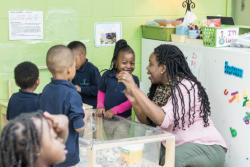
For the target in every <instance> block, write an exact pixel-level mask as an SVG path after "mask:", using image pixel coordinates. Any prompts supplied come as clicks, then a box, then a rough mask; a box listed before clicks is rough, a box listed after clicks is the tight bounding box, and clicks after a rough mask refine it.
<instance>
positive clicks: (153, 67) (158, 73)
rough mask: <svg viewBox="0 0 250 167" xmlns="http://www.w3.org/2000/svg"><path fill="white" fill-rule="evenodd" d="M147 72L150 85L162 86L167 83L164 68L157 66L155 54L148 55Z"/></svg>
mask: <svg viewBox="0 0 250 167" xmlns="http://www.w3.org/2000/svg"><path fill="white" fill-rule="evenodd" d="M147 70H148V75H149V80H150V81H151V83H152V84H162V83H165V82H166V81H167V75H166V67H165V66H164V65H159V63H158V61H157V59H156V55H155V54H151V55H150V57H149V65H148V66H147Z"/></svg>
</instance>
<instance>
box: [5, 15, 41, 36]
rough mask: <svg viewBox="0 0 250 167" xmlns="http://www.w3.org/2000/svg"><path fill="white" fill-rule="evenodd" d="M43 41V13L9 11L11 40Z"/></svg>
mask: <svg viewBox="0 0 250 167" xmlns="http://www.w3.org/2000/svg"><path fill="white" fill-rule="evenodd" d="M37 39H43V12H42V11H9V40H37Z"/></svg>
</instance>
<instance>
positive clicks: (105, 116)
mask: <svg viewBox="0 0 250 167" xmlns="http://www.w3.org/2000/svg"><path fill="white" fill-rule="evenodd" d="M103 114H104V118H108V119H111V118H112V117H113V115H114V114H113V113H112V111H111V110H108V111H106V112H104V113H103Z"/></svg>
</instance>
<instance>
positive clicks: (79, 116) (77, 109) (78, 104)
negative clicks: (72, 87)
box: [68, 92, 85, 133]
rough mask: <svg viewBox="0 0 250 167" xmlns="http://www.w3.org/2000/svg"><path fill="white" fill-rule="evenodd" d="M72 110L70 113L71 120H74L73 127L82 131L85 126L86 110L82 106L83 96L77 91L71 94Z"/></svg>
mask: <svg viewBox="0 0 250 167" xmlns="http://www.w3.org/2000/svg"><path fill="white" fill-rule="evenodd" d="M69 105H70V110H69V113H68V117H69V121H70V122H72V124H73V128H74V129H75V130H76V131H77V132H78V133H82V132H83V130H84V128H83V126H84V122H83V118H84V116H85V115H84V111H83V108H82V99H81V96H80V95H79V94H78V93H77V92H75V93H72V94H71V95H70V96H69Z"/></svg>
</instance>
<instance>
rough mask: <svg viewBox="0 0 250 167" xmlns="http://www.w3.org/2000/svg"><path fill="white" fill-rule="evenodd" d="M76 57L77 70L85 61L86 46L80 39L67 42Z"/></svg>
mask: <svg viewBox="0 0 250 167" xmlns="http://www.w3.org/2000/svg"><path fill="white" fill-rule="evenodd" d="M68 48H70V49H71V50H72V52H73V54H74V56H75V59H76V69H77V70H78V69H79V68H80V67H81V66H82V65H83V64H84V63H85V62H86V54H87V50H86V46H85V45H84V43H82V42H80V41H72V42H70V43H69V44H68Z"/></svg>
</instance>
